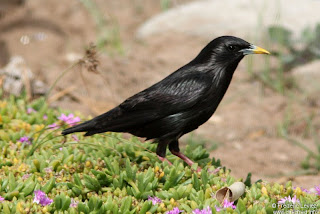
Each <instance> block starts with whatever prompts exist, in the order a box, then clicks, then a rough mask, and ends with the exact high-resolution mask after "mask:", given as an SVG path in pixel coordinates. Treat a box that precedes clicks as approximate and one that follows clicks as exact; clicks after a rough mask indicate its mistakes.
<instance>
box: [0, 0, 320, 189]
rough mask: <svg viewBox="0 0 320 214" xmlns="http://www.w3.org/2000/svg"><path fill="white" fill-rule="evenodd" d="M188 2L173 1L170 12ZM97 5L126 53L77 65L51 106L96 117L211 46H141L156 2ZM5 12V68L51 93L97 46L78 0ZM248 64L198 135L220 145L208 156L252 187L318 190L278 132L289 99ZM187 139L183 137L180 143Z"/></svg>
mask: <svg viewBox="0 0 320 214" xmlns="http://www.w3.org/2000/svg"><path fill="white" fill-rule="evenodd" d="M189 1H190V0H189ZM189 1H188V0H179V1H173V2H174V3H173V5H172V6H177V5H179V4H183V3H186V2H189ZM95 2H96V3H97V5H98V6H99V9H100V10H101V12H102V13H103V14H104V15H105V18H106V20H107V26H109V27H110V29H114V27H115V26H116V27H117V28H118V29H119V35H120V40H121V44H122V47H123V52H124V54H120V53H118V52H117V51H116V50H113V49H112V44H108V45H107V48H108V50H109V51H108V52H103V51H102V52H99V61H100V65H99V68H98V69H99V71H100V72H101V74H95V73H92V72H88V71H86V70H85V69H80V68H79V67H77V68H75V69H73V70H72V71H70V72H69V73H68V74H66V75H65V76H64V77H63V78H62V79H61V81H59V82H58V84H57V86H56V87H55V89H54V91H53V92H52V93H51V96H55V95H57V94H58V93H59V92H61V90H64V89H68V90H69V93H66V94H64V93H62V94H63V95H64V96H61V97H59V96H58V97H57V99H54V100H51V101H52V102H51V105H52V106H54V107H61V108H66V109H70V110H73V111H80V112H82V113H84V114H86V115H93V116H94V115H97V114H99V113H103V112H105V111H107V110H109V109H111V108H112V107H114V106H115V105H117V104H119V103H120V102H121V101H123V100H124V99H125V98H127V97H129V96H131V95H133V94H134V93H136V92H139V91H140V90H142V89H144V88H146V87H148V86H150V85H152V84H153V83H155V82H157V81H159V80H161V79H162V78H164V77H165V76H166V75H168V74H170V73H171V72H173V71H175V70H176V69H178V68H179V67H180V66H182V65H184V64H186V63H187V62H189V61H190V60H191V59H192V58H193V57H195V56H196V55H197V54H198V52H199V51H200V50H201V48H203V47H204V45H206V44H207V43H208V42H209V41H206V40H204V39H202V38H199V37H192V36H188V35H183V34H177V33H176V34H172V33H171V34H169V33H168V34H167V33H166V32H163V34H161V35H156V36H153V37H152V38H148V39H147V40H144V41H138V40H137V39H135V31H136V29H137V28H138V27H139V25H141V24H142V23H143V22H144V21H146V20H147V19H148V18H150V17H151V16H153V15H155V14H157V13H160V12H161V11H162V9H161V6H160V3H159V1H150V0H117V1H114V0H96V1H95ZM0 12H2V16H1V17H0V32H1V34H0V45H1V44H2V48H1V49H0V56H1V60H0V63H1V66H4V65H5V64H6V63H7V62H8V60H9V58H10V56H15V55H21V56H23V57H24V58H25V60H26V61H27V63H28V66H29V67H30V68H31V69H32V71H33V72H34V73H35V74H36V76H37V77H38V78H39V79H41V80H42V81H44V82H45V83H46V84H47V85H48V87H49V86H50V85H52V84H53V82H54V81H55V80H56V79H57V77H58V76H59V74H61V72H63V71H64V70H65V69H67V68H68V67H69V66H70V65H71V64H72V63H74V62H75V61H76V60H77V59H78V57H79V56H82V55H83V53H84V50H85V47H87V46H88V45H89V43H90V42H95V41H96V39H97V36H98V35H97V34H98V30H97V27H96V24H95V21H94V19H93V16H92V15H91V14H90V13H89V12H88V10H87V9H85V7H84V6H83V4H81V3H80V1H76V0H69V1H67V0H65V1H59V3H57V1H55V0H47V1H41V0H33V1H26V4H25V5H23V6H12V7H10V8H9V9H7V10H5V11H0ZM114 20H116V22H114ZM39 33H44V35H45V37H44V39H43V40H39V39H37V35H39ZM42 35H43V34H42ZM23 36H28V38H31V39H30V42H29V43H28V44H23V43H22V42H21V38H22V37H23ZM110 53H112V54H110ZM253 57H254V58H253V60H257V61H260V62H263V60H262V58H263V57H265V56H253ZM246 60H247V59H245V60H243V61H242V62H241V64H240V65H239V67H238V69H237V71H236V73H235V75H234V79H233V82H232V83H231V85H230V88H229V90H228V92H227V94H226V95H225V98H224V100H223V101H222V103H221V104H220V107H219V108H218V110H217V112H216V113H215V115H214V116H213V117H212V118H211V119H210V121H208V122H207V123H206V124H204V125H203V126H201V127H200V128H199V129H198V130H196V131H195V133H196V134H197V135H201V136H202V137H204V138H205V139H207V140H208V143H207V144H209V142H211V141H215V142H219V143H218V148H217V149H216V150H214V151H212V152H211V157H213V156H214V157H216V158H220V159H221V161H222V164H223V165H224V166H226V167H227V168H230V169H231V170H232V174H233V175H234V176H236V177H242V178H245V177H246V175H247V173H248V172H252V174H253V176H252V177H253V181H255V180H258V179H260V178H261V179H263V180H266V181H277V182H281V183H284V182H286V181H288V180H292V181H293V183H294V185H295V186H301V187H303V188H311V187H313V186H314V185H318V184H319V175H320V174H319V173H318V174H316V175H297V174H299V172H300V171H301V170H302V168H301V162H302V160H303V159H304V158H305V156H306V152H305V151H303V150H302V149H300V148H299V147H297V146H294V145H292V144H291V143H289V142H287V141H286V140H284V139H282V138H281V137H279V135H278V129H277V127H278V125H279V124H280V123H281V122H283V119H284V116H285V114H286V112H287V106H288V105H289V103H290V101H289V99H288V98H287V97H284V96H282V95H279V94H278V93H275V92H274V91H271V90H269V89H265V88H263V87H262V85H261V84H260V83H259V82H257V81H253V80H252V79H250V76H249V75H248V73H247V72H246V69H247V65H246V64H247V63H246V62H247V61H246ZM257 64H259V65H263V63H257ZM259 69H260V70H261V66H260V67H259V66H256V70H257V71H256V72H259ZM297 96H298V95H297ZM312 111H313V109H312V108H311V107H310V106H307V105H299V104H296V105H295V106H294V107H293V115H294V118H296V119H297V120H299V118H303V117H304V115H305V114H306V113H308V112H312ZM318 114H319V113H318ZM292 129H293V130H292V134H294V135H295V136H302V133H303V131H304V130H305V129H306V124H305V123H303V121H302V122H301V123H298V125H297V126H294V127H293V128H292ZM185 139H186V137H183V139H182V144H184V143H185V142H186V141H185ZM301 141H302V142H303V143H304V144H306V145H307V146H308V147H310V148H312V149H315V145H314V143H313V141H312V139H311V138H310V137H307V138H301ZM207 146H208V148H209V147H210V145H207Z"/></svg>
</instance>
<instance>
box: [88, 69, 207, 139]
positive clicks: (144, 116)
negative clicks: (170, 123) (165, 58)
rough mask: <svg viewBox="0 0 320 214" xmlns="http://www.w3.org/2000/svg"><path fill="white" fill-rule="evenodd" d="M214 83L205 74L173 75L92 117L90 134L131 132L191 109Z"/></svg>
mask: <svg viewBox="0 0 320 214" xmlns="http://www.w3.org/2000/svg"><path fill="white" fill-rule="evenodd" d="M211 85H212V82H211V79H210V77H208V76H207V75H205V74H183V75H170V76H168V77H167V78H165V79H163V80H162V81H160V82H158V83H156V84H155V85H153V86H151V87H149V88H147V89H145V90H144V91H141V92H139V93H138V94H136V95H133V96H132V97H130V98H128V99H127V100H125V101H124V102H123V103H121V104H120V105H119V106H118V107H116V108H114V109H112V110H110V111H109V112H106V113H104V114H102V115H99V116H97V117H96V118H94V119H92V120H93V123H92V127H93V129H92V130H90V131H89V130H88V131H89V132H88V133H87V134H86V135H92V134H94V133H99V132H105V131H117V132H129V131H130V130H132V129H135V128H137V127H139V126H141V125H144V124H146V123H149V122H151V121H155V120H158V119H161V118H164V117H167V116H170V115H172V114H176V113H179V112H184V111H187V110H188V109H189V108H191V107H192V106H194V105H195V104H196V103H198V102H199V101H201V100H202V99H204V98H205V97H206V93H208V91H209V89H210V87H211Z"/></svg>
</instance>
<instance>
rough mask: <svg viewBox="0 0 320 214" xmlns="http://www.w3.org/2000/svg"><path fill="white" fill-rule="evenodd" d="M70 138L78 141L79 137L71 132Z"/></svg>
mask: <svg viewBox="0 0 320 214" xmlns="http://www.w3.org/2000/svg"><path fill="white" fill-rule="evenodd" d="M71 137H72V139H74V140H75V141H77V142H79V138H78V136H77V135H75V134H73V135H71Z"/></svg>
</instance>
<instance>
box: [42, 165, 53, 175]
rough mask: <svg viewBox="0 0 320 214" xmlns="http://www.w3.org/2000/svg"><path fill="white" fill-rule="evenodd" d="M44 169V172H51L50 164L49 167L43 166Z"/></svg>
mask: <svg viewBox="0 0 320 214" xmlns="http://www.w3.org/2000/svg"><path fill="white" fill-rule="evenodd" d="M44 171H45V172H46V173H51V172H53V169H52V166H49V167H47V168H44Z"/></svg>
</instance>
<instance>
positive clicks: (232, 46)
mask: <svg viewBox="0 0 320 214" xmlns="http://www.w3.org/2000/svg"><path fill="white" fill-rule="evenodd" d="M228 49H229V50H230V51H234V50H235V49H236V47H235V46H234V45H229V46H228Z"/></svg>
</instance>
